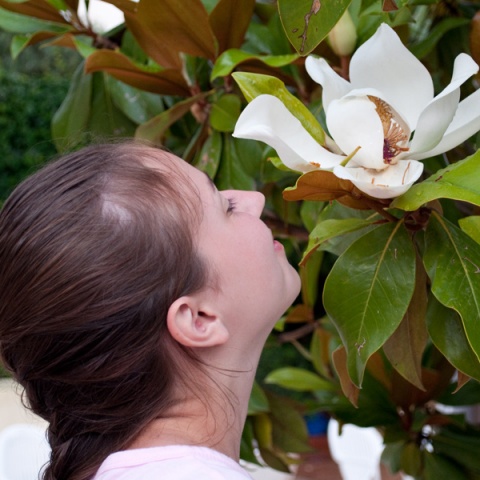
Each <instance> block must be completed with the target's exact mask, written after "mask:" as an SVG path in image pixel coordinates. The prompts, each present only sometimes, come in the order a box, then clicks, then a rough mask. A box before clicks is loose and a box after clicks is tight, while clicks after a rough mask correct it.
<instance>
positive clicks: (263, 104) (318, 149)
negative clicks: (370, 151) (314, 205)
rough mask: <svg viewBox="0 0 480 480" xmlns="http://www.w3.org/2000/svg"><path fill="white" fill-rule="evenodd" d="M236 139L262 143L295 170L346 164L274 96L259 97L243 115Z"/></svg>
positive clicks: (249, 105)
mask: <svg viewBox="0 0 480 480" xmlns="http://www.w3.org/2000/svg"><path fill="white" fill-rule="evenodd" d="M233 136H234V137H237V138H248V139H251V140H260V141H262V142H265V143H266V144H268V145H270V146H271V147H272V148H274V149H275V150H276V152H277V154H278V156H279V157H280V159H281V160H282V162H283V163H284V164H285V165H286V166H287V167H288V168H291V169H292V170H296V171H299V172H309V171H311V170H315V169H318V168H321V169H322V170H328V169H331V168H333V167H334V166H336V165H339V164H340V163H341V162H342V160H344V158H345V157H344V156H343V155H337V154H334V153H331V152H329V151H328V150H326V149H325V148H323V147H322V146H321V145H319V144H318V143H317V142H316V141H315V140H314V139H313V137H312V136H311V135H310V134H309V133H308V132H307V131H306V130H305V128H303V125H302V124H301V123H300V121H299V120H298V119H297V118H296V117H294V116H293V115H292V114H291V113H290V111H289V110H288V109H287V107H285V105H284V104H283V103H282V102H281V101H280V100H279V99H278V98H277V97H274V96H273V95H259V96H258V97H256V98H254V99H253V100H252V101H251V102H250V103H249V104H248V105H247V107H246V108H245V110H243V112H242V113H241V115H240V117H239V119H238V121H237V124H236V125H235V131H234V132H233Z"/></svg>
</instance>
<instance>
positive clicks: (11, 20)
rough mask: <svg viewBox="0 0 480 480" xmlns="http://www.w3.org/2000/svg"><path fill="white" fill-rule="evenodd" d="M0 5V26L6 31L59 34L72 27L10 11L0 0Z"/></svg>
mask: <svg viewBox="0 0 480 480" xmlns="http://www.w3.org/2000/svg"><path fill="white" fill-rule="evenodd" d="M7 3H8V2H7ZM0 7H3V8H0V28H1V29H2V30H5V31H7V32H11V33H37V32H38V31H44V32H52V33H57V34H61V33H64V32H67V31H69V30H71V29H72V27H71V26H70V25H67V24H65V23H63V22H55V21H52V20H49V21H47V20H41V19H38V18H36V17H28V16H25V15H22V14H20V13H16V12H15V11H10V10H9V9H7V7H6V6H5V5H4V2H1V1H0ZM57 20H58V19H57Z"/></svg>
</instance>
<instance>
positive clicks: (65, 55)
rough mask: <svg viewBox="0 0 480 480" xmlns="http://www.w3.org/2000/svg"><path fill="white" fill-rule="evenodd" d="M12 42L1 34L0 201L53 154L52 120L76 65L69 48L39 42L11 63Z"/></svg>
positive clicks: (75, 59) (73, 55)
mask: <svg viewBox="0 0 480 480" xmlns="http://www.w3.org/2000/svg"><path fill="white" fill-rule="evenodd" d="M10 42H11V35H10V34H7V33H4V32H0V201H2V200H4V199H5V198H6V197H7V195H8V194H9V193H10V191H11V190H12V189H13V187H14V186H15V185H16V184H17V183H18V182H19V181H20V180H21V179H22V178H24V177H25V176H26V175H28V174H29V173H31V172H32V170H34V169H35V168H36V167H38V165H40V164H42V163H44V162H45V161H46V160H47V159H49V158H50V157H52V155H54V154H55V153H56V148H55V145H54V144H53V142H52V140H51V129H50V123H51V119H52V116H53V114H54V113H55V111H56V110H57V109H58V107H59V106H60V104H61V103H62V101H63V99H64V98H65V95H66V93H67V90H68V87H69V78H70V76H71V73H72V71H73V68H75V65H76V64H77V63H78V54H76V53H75V52H73V51H66V50H60V49H54V48H52V49H42V48H40V47H38V46H35V47H32V49H31V50H26V51H25V52H23V54H22V55H21V56H20V57H19V58H17V59H16V60H15V61H14V60H12V59H11V56H10V52H9V45H10Z"/></svg>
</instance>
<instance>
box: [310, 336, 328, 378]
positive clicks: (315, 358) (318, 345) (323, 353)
mask: <svg viewBox="0 0 480 480" xmlns="http://www.w3.org/2000/svg"><path fill="white" fill-rule="evenodd" d="M331 338H332V334H331V333H330V332H329V331H327V330H326V329H324V328H316V329H315V330H314V332H313V334H312V340H311V342H310V355H311V357H312V364H313V366H314V367H315V370H316V371H317V372H319V373H320V374H321V375H322V376H323V377H325V378H329V377H331V372H330V348H329V345H330V340H331Z"/></svg>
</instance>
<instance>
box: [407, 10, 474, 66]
mask: <svg viewBox="0 0 480 480" xmlns="http://www.w3.org/2000/svg"><path fill="white" fill-rule="evenodd" d="M469 23H470V19H467V18H457V17H447V18H444V19H443V20H441V21H440V22H439V23H437V24H436V25H435V27H434V28H432V29H431V30H430V32H428V35H427V37H426V38H425V40H423V41H421V42H419V43H417V44H414V45H411V46H410V50H411V52H412V53H413V54H414V55H415V56H416V57H417V58H423V57H425V56H426V55H428V54H429V53H430V52H431V51H432V50H433V49H434V48H435V46H436V45H437V43H438V42H439V40H440V39H441V38H442V37H443V36H444V35H445V34H446V33H447V32H448V31H450V30H452V29H454V28H458V27H462V26H463V25H468V24H469Z"/></svg>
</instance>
